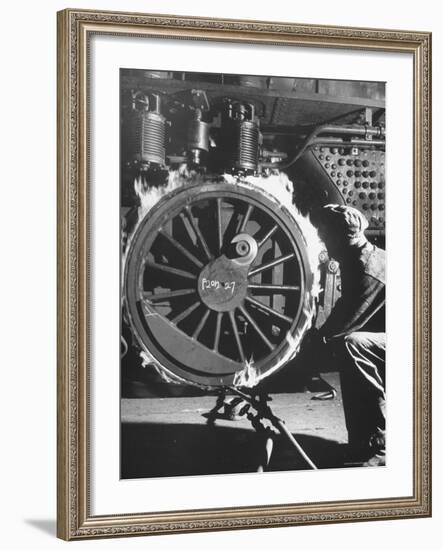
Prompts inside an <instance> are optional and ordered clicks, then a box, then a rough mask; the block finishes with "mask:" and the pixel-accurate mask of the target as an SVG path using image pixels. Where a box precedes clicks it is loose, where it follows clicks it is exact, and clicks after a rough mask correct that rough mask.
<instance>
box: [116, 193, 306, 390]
mask: <svg viewBox="0 0 443 550" xmlns="http://www.w3.org/2000/svg"><path fill="white" fill-rule="evenodd" d="M124 286H125V301H126V309H127V314H128V318H129V321H130V324H131V326H132V329H133V330H134V332H135V335H136V337H137V339H138V341H139V343H140V346H141V347H142V348H143V350H144V351H145V352H147V354H148V356H149V357H150V358H152V360H153V362H155V363H156V364H157V365H159V366H160V367H161V368H162V369H164V370H165V371H166V372H168V373H170V374H171V375H173V376H174V377H176V378H179V379H181V380H183V381H185V382H188V383H193V384H198V385H200V386H205V387H214V388H215V387H220V386H232V385H234V384H239V383H240V384H241V382H239V380H241V374H242V373H243V372H245V370H248V369H249V373H250V372H251V369H252V371H253V373H254V379H255V382H258V381H259V380H261V379H262V378H264V377H265V376H266V375H267V374H269V373H270V372H272V371H273V370H275V369H276V368H278V367H279V366H281V363H282V362H284V359H285V358H287V357H288V356H289V352H290V351H291V349H290V347H291V346H292V347H293V346H294V338H295V337H296V338H299V337H300V335H301V334H302V333H303V331H304V330H306V328H307V325H308V322H309V316H310V314H311V311H310V310H309V307H307V303H309V299H308V298H309V296H310V290H311V287H312V273H311V270H310V266H309V262H308V256H307V253H306V242H305V240H304V237H303V235H302V233H301V231H300V228H299V227H298V225H297V223H296V221H295V220H294V218H293V217H292V216H291V215H290V213H289V212H288V211H287V210H286V209H285V208H283V207H282V206H281V205H280V204H279V203H278V202H277V201H276V200H275V199H274V198H273V197H271V196H270V195H268V194H266V193H264V192H263V191H261V190H260V189H258V188H256V187H253V186H252V185H246V184H244V185H233V184H225V183H209V184H206V185H203V186H202V185H201V184H200V185H193V186H188V187H182V188H180V189H178V190H176V191H174V192H171V193H170V194H168V195H166V196H165V197H163V198H162V199H161V200H160V201H159V202H158V203H157V204H156V206H155V207H154V208H153V209H152V210H150V212H149V213H148V214H147V215H146V216H145V217H144V219H143V220H142V221H141V223H140V224H139V226H138V228H137V230H136V232H135V234H134V236H133V238H132V240H131V243H130V246H129V250H128V251H127V258H126V264H125V275H124Z"/></svg>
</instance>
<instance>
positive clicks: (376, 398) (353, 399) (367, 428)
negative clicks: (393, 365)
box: [336, 332, 386, 446]
mask: <svg viewBox="0 0 443 550" xmlns="http://www.w3.org/2000/svg"><path fill="white" fill-rule="evenodd" d="M336 343H337V349H336V357H337V358H338V359H339V361H340V378H341V389H342V397H343V408H344V413H345V420H346V428H347V430H348V440H349V442H350V443H352V444H355V445H356V446H361V445H364V444H368V443H369V441H370V439H371V437H373V436H380V435H382V436H384V433H385V427H386V395H385V353H386V335H385V333H384V332H352V333H351V334H348V335H347V336H344V337H343V338H339V339H338V340H337V341H336Z"/></svg>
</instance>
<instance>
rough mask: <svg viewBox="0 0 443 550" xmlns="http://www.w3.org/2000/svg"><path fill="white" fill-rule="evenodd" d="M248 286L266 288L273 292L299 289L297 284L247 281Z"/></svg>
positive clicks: (258, 288) (259, 288)
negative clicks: (269, 283) (266, 283)
mask: <svg viewBox="0 0 443 550" xmlns="http://www.w3.org/2000/svg"><path fill="white" fill-rule="evenodd" d="M248 288H252V289H255V290H268V291H269V292H270V293H272V292H275V293H276V294H279V293H284V292H290V291H300V287H299V286H291V285H265V284H262V283H249V284H248Z"/></svg>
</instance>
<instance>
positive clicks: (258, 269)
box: [248, 252, 295, 277]
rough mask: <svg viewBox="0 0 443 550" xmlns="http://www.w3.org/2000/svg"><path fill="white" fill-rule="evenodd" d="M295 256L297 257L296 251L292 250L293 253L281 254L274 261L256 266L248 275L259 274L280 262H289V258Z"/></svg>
mask: <svg viewBox="0 0 443 550" xmlns="http://www.w3.org/2000/svg"><path fill="white" fill-rule="evenodd" d="M294 257H295V253H294V252H291V254H286V256H280V258H276V259H275V260H272V262H269V263H267V264H263V265H260V266H258V267H256V268H255V269H253V270H252V271H250V272H249V274H248V277H252V276H254V275H257V274H258V273H261V272H262V271H266V270H267V269H272V268H273V267H275V266H277V265H279V264H282V263H284V262H287V261H288V260H291V259H292V258H294Z"/></svg>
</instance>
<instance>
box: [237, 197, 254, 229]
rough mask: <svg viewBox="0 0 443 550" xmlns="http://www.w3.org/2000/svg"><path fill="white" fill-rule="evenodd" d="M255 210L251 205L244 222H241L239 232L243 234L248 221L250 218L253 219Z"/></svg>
mask: <svg viewBox="0 0 443 550" xmlns="http://www.w3.org/2000/svg"><path fill="white" fill-rule="evenodd" d="M253 209H254V207H253V206H252V204H250V205H249V206H248V209H247V210H246V213H245V215H244V217H243V221H242V222H241V225H240V229H239V230H238V232H239V233H242V232H243V231H244V230H245V227H246V225H247V224H248V221H249V218H250V217H251V213H252V210H253Z"/></svg>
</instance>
